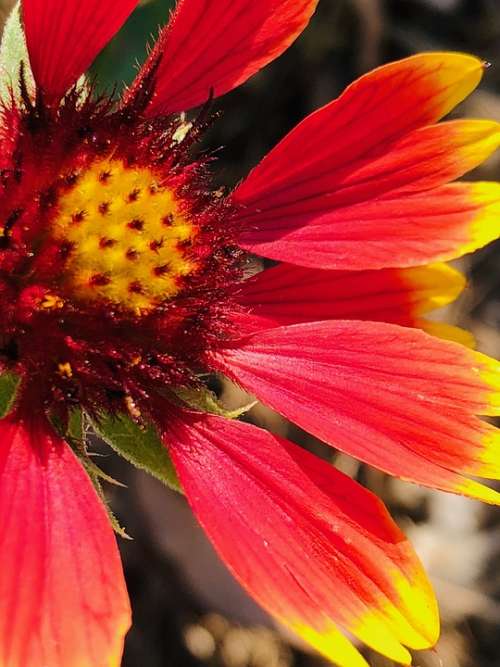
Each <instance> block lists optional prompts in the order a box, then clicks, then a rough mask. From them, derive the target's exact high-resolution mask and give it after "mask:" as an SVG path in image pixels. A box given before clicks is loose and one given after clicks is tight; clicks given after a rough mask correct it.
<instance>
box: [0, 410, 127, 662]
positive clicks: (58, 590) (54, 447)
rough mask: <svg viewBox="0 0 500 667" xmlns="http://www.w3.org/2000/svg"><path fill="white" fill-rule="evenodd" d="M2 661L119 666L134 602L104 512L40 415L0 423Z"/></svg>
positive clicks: (75, 463) (77, 466)
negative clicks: (126, 584)
mask: <svg viewBox="0 0 500 667" xmlns="http://www.w3.org/2000/svg"><path fill="white" fill-rule="evenodd" d="M0 440H1V447H0V551H1V553H2V568H1V569H0V664H1V665H5V667H7V665H8V667H40V665H47V666H49V665H50V667H90V665H92V667H119V665H120V662H121V654H122V649H123V639H124V636H125V633H126V632H127V630H128V628H129V626H130V607H129V602H128V596H127V591H126V588H125V583H124V579H123V572H122V568H121V563H120V556H119V553H118V549H117V545H116V540H115V537H114V534H113V530H112V528H111V525H110V523H109V520H108V517H107V515H106V511H105V509H104V507H103V506H102V503H101V501H100V499H99V498H98V496H97V494H96V492H95V490H94V488H93V486H92V484H91V482H90V480H89V478H88V477H87V474H86V473H85V471H84V470H83V468H82V467H81V465H80V463H79V462H78V461H77V459H76V458H75V456H74V454H73V452H72V451H71V449H70V448H69V446H68V445H67V444H66V443H64V442H63V441H61V440H60V439H59V438H58V437H57V436H55V434H54V433H53V432H52V431H51V430H50V427H49V425H48V423H47V422H46V421H45V420H44V418H42V417H39V418H38V417H35V416H34V415H33V414H29V413H28V412H26V414H25V415H19V417H18V418H17V419H16V418H15V417H9V418H7V419H5V420H2V421H0Z"/></svg>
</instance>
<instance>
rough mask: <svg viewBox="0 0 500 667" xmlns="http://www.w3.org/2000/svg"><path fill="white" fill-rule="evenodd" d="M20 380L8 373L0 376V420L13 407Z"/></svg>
mask: <svg viewBox="0 0 500 667" xmlns="http://www.w3.org/2000/svg"><path fill="white" fill-rule="evenodd" d="M20 383H21V378H20V377H19V375H16V374H15V373H11V372H10V371H8V372H7V373H3V374H2V375H0V419H3V418H4V417H6V416H7V415H8V414H9V412H10V411H11V410H12V408H13V407H14V403H15V400H16V396H17V390H18V388H19V385H20Z"/></svg>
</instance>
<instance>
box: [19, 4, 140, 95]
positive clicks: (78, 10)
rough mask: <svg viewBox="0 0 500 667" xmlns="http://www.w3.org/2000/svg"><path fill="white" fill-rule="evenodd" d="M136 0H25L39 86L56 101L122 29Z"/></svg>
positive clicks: (23, 9)
mask: <svg viewBox="0 0 500 667" xmlns="http://www.w3.org/2000/svg"><path fill="white" fill-rule="evenodd" d="M137 3H138V0H63V1H62V2H61V0H22V13H23V22H24V29H25V32H26V41H27V45H28V52H29V57H30V62H31V67H32V69H33V74H34V77H35V80H36V83H37V85H38V86H39V87H40V88H41V89H42V90H43V91H44V93H45V94H46V97H47V100H48V101H49V102H57V101H58V100H60V99H61V97H62V96H63V95H64V94H65V93H66V92H67V90H68V89H69V88H70V87H71V86H72V85H73V84H74V83H75V82H76V81H77V79H78V78H79V76H80V75H81V74H83V73H84V72H85V71H86V70H87V69H88V68H89V67H90V65H91V64H92V62H93V60H94V59H95V57H96V56H97V54H98V53H99V51H101V49H102V48H103V47H104V46H105V45H106V44H107V43H108V42H109V40H110V39H111V38H112V37H113V35H114V34H115V33H116V32H118V30H119V29H120V28H121V26H122V25H123V23H124V22H125V20H126V19H127V17H128V16H129V14H131V12H132V11H133V10H134V9H135V7H136V5H137Z"/></svg>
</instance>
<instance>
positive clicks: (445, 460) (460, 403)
mask: <svg viewBox="0 0 500 667" xmlns="http://www.w3.org/2000/svg"><path fill="white" fill-rule="evenodd" d="M212 361H213V363H215V365H216V367H217V368H218V369H219V370H221V371H222V372H225V373H226V374H227V375H229V376H230V377H231V378H232V379H234V380H235V381H237V382H238V383H240V384H241V385H243V386H244V387H245V388H246V389H247V390H249V391H250V392H252V393H255V394H256V395H257V397H258V398H260V399H261V400H263V401H264V402H265V403H267V404H268V405H270V406H271V407H272V408H274V409H275V410H277V411H279V412H281V413H282V414H283V415H285V416H286V417H287V418H289V419H290V420H292V421H294V422H295V423H297V424H298V425H299V426H301V427H302V428H304V429H305V430H306V431H309V432H310V433H312V434H314V435H316V436H317V437H318V438H320V439H322V440H324V441H325V442H327V443H329V444H331V445H332V446H334V447H336V448H338V449H340V450H342V451H345V452H346V453H348V454H351V455H352V456H355V457H356V458H358V459H360V460H362V461H364V462H366V463H369V464H371V465H374V466H376V467H378V468H380V469H382V470H384V471H385V472H387V473H389V474H392V475H396V476H399V477H401V478H403V479H407V480H411V481H414V482H417V483H420V484H424V485H428V486H431V487H434V488H438V489H442V490H445V491H454V492H459V493H465V494H467V495H470V496H473V497H476V498H481V499H483V500H486V501H488V502H495V503H499V502H500V494H499V493H497V492H496V491H493V490H491V489H488V488H487V487H484V486H482V485H481V484H478V483H477V482H473V481H471V480H468V479H467V478H466V477H465V476H466V475H473V476H483V477H486V478H491V479H500V431H499V430H498V429H496V428H495V427H493V426H491V425H490V424H488V423H486V422H484V421H482V420H481V419H479V417H477V416H476V415H483V414H486V415H495V414H499V413H500V364H499V363H498V362H496V361H494V360H492V359H489V358H488V357H486V356H484V355H482V354H479V353H477V352H474V351H473V350H470V349H467V348H465V347H462V346H461V345H457V344H456V343H452V342H447V341H442V340H438V339H437V338H434V337H433V336H429V335H427V334H425V333H424V332H422V331H418V330H416V329H410V328H404V327H399V326H397V325H394V324H385V323H381V322H360V321H341V320H334V321H329V322H315V323H306V324H297V325H293V326H286V327H279V328H275V329H268V330H265V331H260V332H258V333H257V334H254V335H252V336H250V337H248V338H247V339H246V340H242V341H241V342H240V343H239V345H238V346H237V347H236V346H235V347H234V348H231V349H227V350H225V351H224V352H220V353H218V354H217V355H213V356H212Z"/></svg>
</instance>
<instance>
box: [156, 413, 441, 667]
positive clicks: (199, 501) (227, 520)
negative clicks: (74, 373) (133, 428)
mask: <svg viewBox="0 0 500 667" xmlns="http://www.w3.org/2000/svg"><path fill="white" fill-rule="evenodd" d="M165 422H166V432H165V434H164V439H165V441H166V443H167V444H168V446H169V449H170V451H171V454H172V457H173V459H174V462H175V465H176V468H177V471H178V473H179V477H180V479H181V482H182V485H183V488H184V489H185V491H186V494H187V496H188V499H189V502H190V504H191V506H192V508H193V510H194V512H195V514H196V515H197V517H198V519H199V521H200V523H201V524H202V526H203V527H204V529H205V530H206V532H207V534H208V535H209V537H210V539H211V540H212V542H213V543H214V545H215V547H216V549H217V550H218V552H219V554H220V555H221V557H222V558H223V559H224V561H225V562H226V564H227V565H228V566H229V568H230V569H231V571H232V572H233V574H234V575H235V576H236V578H237V579H238V580H239V581H240V582H241V584H242V585H243V586H244V587H245V588H246V589H247V590H248V592H249V593H250V594H251V595H252V596H253V597H255V599H256V600H257V601H258V602H259V603H260V604H261V605H262V606H263V607H265V608H266V609H267V610H268V611H269V612H270V613H271V614H273V615H274V616H275V617H277V618H278V619H279V620H280V621H281V622H283V623H285V624H286V625H288V626H289V627H290V628H292V629H293V630H295V631H296V632H298V634H300V635H301V636H302V637H303V638H305V639H306V640H307V641H309V642H311V643H312V644H313V645H314V646H315V647H316V648H317V649H318V650H320V651H321V652H322V653H324V655H326V656H327V657H328V658H330V659H332V660H333V661H334V662H336V663H337V664H339V665H343V666H345V667H358V666H360V665H366V663H365V662H364V660H362V658H361V657H360V655H359V654H358V652H357V651H356V650H355V649H354V648H353V647H352V646H351V645H350V644H349V643H348V642H347V640H346V639H345V638H342V635H340V633H339V631H338V630H337V624H338V625H339V626H341V627H342V628H343V629H346V630H349V631H350V632H351V633H352V634H354V635H355V636H357V637H359V638H360V639H362V640H363V641H365V642H366V643H368V644H369V645H371V646H372V647H374V648H375V649H376V650H378V651H380V652H382V653H384V654H385V655H387V656H390V657H392V658H393V659H394V660H396V661H398V662H402V663H404V664H409V662H410V656H409V654H408V653H407V651H406V650H405V649H404V648H403V647H402V646H401V643H403V644H407V645H408V646H411V647H415V648H422V647H426V646H429V645H432V644H433V643H434V641H435V640H436V636H437V633H438V619H437V611H436V604H435V601H434V597H433V594H432V591H431V589H430V586H429V584H428V582H427V580H426V577H425V574H424V573H423V571H422V568H421V566H420V564H419V562H418V560H417V558H416V556H415V554H414V553H413V551H412V549H411V547H410V545H409V544H408V542H407V541H406V540H405V538H404V536H403V535H402V533H401V532H400V531H399V529H398V528H397V527H396V526H395V524H394V523H393V522H392V521H391V519H390V517H389V515H388V513H387V511H386V510H385V508H384V506H383V505H382V503H381V502H380V501H379V500H378V499H377V498H376V497H374V496H373V495H371V494H370V493H369V492H367V491H366V490H365V489H363V488H362V487H360V486H359V485H358V484H356V483H355V482H354V481H352V480H351V479H349V478H348V477H346V476H344V475H343V474H341V473H340V472H338V471H337V470H335V469H334V468H333V467H331V466H329V465H328V464H326V463H324V462H322V461H320V460H319V459H316V458H315V457H314V456H312V455H311V454H308V453H307V452H305V451H303V450H301V449H300V448H299V447H297V446H295V445H292V444H291V443H289V442H287V441H285V440H282V439H280V438H278V437H276V436H273V435H271V434H270V433H267V432H265V431H262V430H260V429H257V428H255V427H253V426H250V425H248V424H243V423H238V422H230V421H226V420H224V419H222V418H219V417H209V416H206V415H203V416H201V415H200V416H197V415H184V416H183V417H182V418H179V416H178V415H177V416H170V415H169V416H168V418H166V419H165ZM368 554H369V558H368V557H367V555H368Z"/></svg>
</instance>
